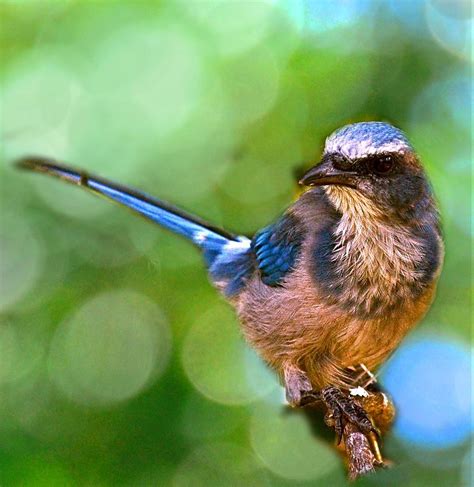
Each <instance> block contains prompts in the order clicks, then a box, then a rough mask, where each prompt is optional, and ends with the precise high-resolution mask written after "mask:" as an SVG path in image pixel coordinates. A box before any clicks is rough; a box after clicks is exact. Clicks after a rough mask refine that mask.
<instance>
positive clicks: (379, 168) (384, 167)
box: [372, 156, 393, 174]
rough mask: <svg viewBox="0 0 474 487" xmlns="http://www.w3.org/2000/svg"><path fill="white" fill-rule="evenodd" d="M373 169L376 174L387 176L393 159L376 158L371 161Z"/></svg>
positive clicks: (389, 157)
mask: <svg viewBox="0 0 474 487" xmlns="http://www.w3.org/2000/svg"><path fill="white" fill-rule="evenodd" d="M372 164H373V166H372V167H373V169H374V171H375V172H376V173H378V174H387V173H389V172H390V171H391V170H392V167H393V158H392V157H391V156H381V157H377V158H376V159H374V161H373V163H372Z"/></svg>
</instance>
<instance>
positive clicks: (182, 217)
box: [17, 157, 250, 288]
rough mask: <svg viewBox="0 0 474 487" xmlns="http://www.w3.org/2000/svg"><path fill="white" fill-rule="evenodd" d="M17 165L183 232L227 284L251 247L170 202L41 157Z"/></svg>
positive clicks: (21, 161) (246, 242) (218, 277)
mask: <svg viewBox="0 0 474 487" xmlns="http://www.w3.org/2000/svg"><path fill="white" fill-rule="evenodd" d="M17 165H18V166H19V167H20V168H22V169H27V170H30V171H34V172H39V173H45V174H49V175H51V176H54V177H57V178H59V179H62V180H64V181H66V182H69V183H72V184H75V185H78V186H80V187H82V188H85V189H87V190H89V191H91V192H92V193H95V194H98V195H101V196H104V197H106V198H107V199H110V200H112V201H115V202H116V203H118V204H120V205H123V206H125V207H127V208H129V209H131V210H132V211H134V212H136V213H138V214H139V215H142V216H143V217H145V218H147V219H148V220H151V221H153V222H155V223H158V224H159V225H162V226H163V227H165V228H167V229H169V230H171V231H172V232H175V233H177V234H179V235H182V236H183V237H185V238H187V239H188V240H190V241H192V242H193V243H194V244H195V245H196V246H198V247H199V248H201V249H202V251H203V254H204V258H205V260H206V263H207V265H208V267H209V268H210V270H211V277H212V278H213V279H214V280H217V279H219V280H222V279H225V280H228V281H229V283H230V281H232V276H231V275H229V272H230V273H231V272H232V267H233V266H232V263H233V261H234V260H235V261H239V263H240V264H239V266H238V267H239V269H241V267H242V264H241V261H242V255H243V254H246V253H247V250H248V249H249V248H250V241H249V240H248V239H247V238H246V237H238V236H235V235H232V234H230V233H228V232H226V231H225V230H222V229H220V228H216V227H214V226H212V225H210V224H209V223H207V222H205V221H204V220H201V219H200V218H198V217H195V216H193V215H189V214H187V213H185V212H183V211H182V210H180V209H178V208H176V207H174V206H172V205H170V204H169V203H166V202H164V201H161V200H159V199H157V198H153V197H152V196H149V195H147V194H145V193H142V192H140V191H137V190H135V189H132V188H128V187H126V186H122V185H120V184H117V183H114V182H112V181H107V180H106V179H103V178H100V177H98V176H92V175H89V174H87V173H86V172H84V171H81V170H77V169H73V168H71V167H68V166H66V165H63V164H58V163H57V162H55V161H51V160H48V159H45V158H41V157H29V158H24V159H21V160H20V161H18V163H17ZM224 266H226V267H227V271H226V272H223V267H224ZM212 269H214V270H215V272H213V271H212ZM239 272H240V273H241V272H242V271H241V270H240V271H239ZM214 275H215V278H214ZM240 281H241V279H240ZM235 287H236V286H235V283H233V288H235Z"/></svg>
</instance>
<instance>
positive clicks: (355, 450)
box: [344, 423, 377, 480]
mask: <svg viewBox="0 0 474 487" xmlns="http://www.w3.org/2000/svg"><path fill="white" fill-rule="evenodd" d="M344 440H345V441H344V443H345V449H346V455H347V460H348V463H349V467H348V468H349V480H355V479H357V478H358V477H360V476H361V475H366V474H368V473H371V472H375V466H374V465H375V463H376V461H377V460H376V458H375V455H374V454H373V453H372V449H371V448H370V444H369V440H368V439H367V436H365V435H364V433H361V432H360V431H359V429H358V428H357V427H356V426H354V425H353V424H352V423H347V424H346V426H345V428H344Z"/></svg>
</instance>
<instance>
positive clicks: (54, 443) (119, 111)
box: [0, 0, 473, 487]
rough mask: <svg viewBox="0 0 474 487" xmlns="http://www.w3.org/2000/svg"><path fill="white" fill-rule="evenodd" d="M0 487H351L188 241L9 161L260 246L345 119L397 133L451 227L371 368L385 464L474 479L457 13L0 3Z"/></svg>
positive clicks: (256, 5) (463, 92)
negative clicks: (142, 199) (435, 275)
mask: <svg viewBox="0 0 474 487" xmlns="http://www.w3.org/2000/svg"><path fill="white" fill-rule="evenodd" d="M0 8H1V25H0V35H1V61H2V72H1V85H0V86H1V100H0V101H1V107H0V108H1V110H0V115H1V121H0V124H1V143H2V151H1V162H2V164H1V167H0V177H1V198H2V199H1V227H0V248H1V260H0V276H1V282H0V311H1V315H0V317H1V323H0V484H1V485H2V486H10V485H13V486H15V485H21V486H41V485H44V486H70V485H71V486H112V485H114V486H116V485H119V486H148V485H158V486H179V487H181V486H201V485H202V486H204V485H206V486H208V485H209V486H309V485H330V486H338V485H345V478H344V472H343V469H342V467H341V464H340V462H339V459H338V458H337V457H336V455H335V453H334V452H333V451H332V449H331V448H330V447H329V446H328V445H327V444H326V443H325V442H323V441H322V440H319V439H317V438H314V437H312V436H311V434H310V431H309V427H308V425H307V424H306V422H305V421H304V419H303V418H302V417H300V416H299V415H285V414H284V406H283V393H282V390H281V388H280V386H279V385H278V383H277V380H276V379H275V377H274V376H273V375H272V374H271V373H270V372H269V371H268V370H266V368H265V366H264V365H263V364H262V363H261V362H260V361H259V359H258V358H257V357H256V356H255V355H254V353H253V352H251V351H250V350H249V349H248V348H247V347H246V346H245V344H244V343H243V340H242V338H241V337H240V334H239V331H238V325H237V323H236V321H235V319H234V316H233V313H232V311H231V310H230V308H229V307H228V306H227V305H226V304H225V303H224V302H223V300H222V299H221V298H220V297H219V296H218V295H217V293H216V292H215V291H214V290H213V288H212V287H211V286H210V284H209V283H208V281H207V279H206V273H205V271H204V268H203V265H202V263H201V259H200V256H199V255H198V252H197V251H196V250H195V249H193V248H192V247H191V246H189V245H188V244H187V243H186V242H183V241H181V240H180V239H179V238H177V237H175V236H173V235H170V234H168V233H166V232H164V231H163V230H160V229H158V228H156V227H154V226H153V225H150V224H148V223H147V222H144V221H142V220H140V219H137V218H135V217H133V216H132V215H131V214H129V213H128V212H126V211H123V210H120V209H118V208H117V207H115V206H114V205H110V204H108V203H107V202H104V201H101V200H99V199H96V198H94V197H92V196H90V195H88V194H85V193H84V192H82V191H79V190H76V189H75V188H72V187H70V186H68V185H65V184H63V183H59V182H57V181H50V180H48V179H46V178H43V177H37V176H31V175H27V174H24V173H19V172H17V171H15V170H14V169H13V168H12V161H13V160H14V159H15V158H16V157H18V156H23V155H27V154H41V155H46V156H51V157H54V158H57V159H60V160H61V159H62V160H65V161H68V162H69V163H71V164H74V165H77V166H80V167H84V168H86V169H88V170H90V171H91V172H95V173H99V174H101V175H103V176H105V177H108V178H110V179H114V180H118V181H120V182H122V183H124V184H130V185H133V186H136V187H139V188H141V189H143V190H145V191H147V192H149V193H152V194H155V195H157V196H159V197H161V198H164V199H169V200H170V201H172V202H174V203H175V204H178V205H180V206H182V207H184V208H185V209H188V210H190V211H192V212H195V213H197V214H199V215H200V216H202V217H204V218H207V219H209V220H211V221H212V222H214V223H215V224H218V225H222V226H224V227H225V228H227V229H228V230H231V231H236V232H241V233H246V234H251V233H253V232H254V231H255V230H257V229H258V228H259V227H261V226H263V225H265V224H267V223H268V222H270V221H271V220H272V219H273V218H275V217H276V216H277V215H278V214H279V213H280V212H281V211H282V209H283V208H284V207H285V206H286V205H288V203H289V202H290V201H291V200H292V198H294V197H295V195H296V191H297V188H296V183H295V181H296V174H297V173H298V172H299V171H300V170H301V168H304V167H308V166H309V165H310V164H311V163H312V162H315V161H317V158H318V155H319V154H320V152H321V149H322V146H323V143H324V138H325V136H327V135H328V134H329V133H330V132H331V131H332V130H334V129H335V128H337V127H339V126H341V125H343V124H345V123H348V122H352V121H360V120H386V121H389V122H391V123H393V124H395V125H397V126H399V127H401V128H402V129H404V130H405V131H406V132H407V134H408V135H409V138H410V139H411V140H412V142H413V144H414V145H415V147H416V148H417V150H418V151H419V153H420V155H421V157H422V159H423V161H424V162H425V164H426V167H427V170H428V172H429V174H430V177H431V180H432V182H433V185H434V187H435V191H436V193H437V196H438V199H439V202H440V207H441V211H442V215H443V222H444V231H445V238H446V252H447V255H446V261H445V267H444V272H443V275H442V278H441V281H440V285H439V292H438V298H437V300H436V303H435V305H434V306H433V308H432V309H431V311H430V313H429V315H428V316H427V318H426V319H425V321H424V323H423V324H422V325H421V326H420V327H418V329H417V330H416V331H415V332H414V333H413V334H412V335H411V336H410V337H409V338H408V339H407V341H406V342H405V344H404V345H403V347H402V348H401V349H400V351H399V352H398V353H397V354H396V355H395V357H393V359H391V361H389V363H388V364H387V365H386V366H385V367H384V368H383V371H382V379H383V378H384V377H385V381H384V380H382V382H384V383H385V385H386V387H387V389H388V390H389V392H390V393H391V394H392V395H393V396H394V398H395V401H396V402H397V405H398V407H399V421H398V423H397V425H396V428H395V431H394V433H393V434H392V435H391V436H390V437H389V438H388V439H387V441H386V445H385V450H386V452H387V454H388V456H389V457H390V458H392V459H393V460H395V462H396V464H397V466H396V467H395V468H393V469H391V470H389V471H384V472H381V473H379V474H378V475H377V476H375V477H372V478H369V479H366V480H363V481H362V482H361V485H362V484H363V485H382V484H383V485H404V486H418V485H429V486H436V485H439V486H441V485H442V486H447V485H449V486H458V485H469V484H470V479H471V477H470V475H471V473H470V469H471V458H472V451H473V450H472V447H470V435H471V431H472V419H471V418H472V416H471V415H472V409H471V408H472V400H471V381H470V380H471V375H470V370H471V368H470V365H471V364H470V326H471V315H470V303H471V296H472V295H471V293H472V288H471V283H472V279H471V277H472V276H471V269H472V267H471V249H472V227H471V213H470V212H471V201H470V198H471V188H472V180H471V156H472V153H471V149H472V146H471V137H472V127H471V117H472V112H471V101H472V98H471V87H472V85H471V71H472V58H471V49H472V44H471V43H472V24H473V19H472V10H471V6H470V2H468V1H465V2H464V1H462V0H459V1H452V0H450V1H446V0H426V1H416V0H411V1H408V0H407V1H403V0H392V1H381V0H353V1H342V0H339V1H327V0H319V1H318V0H301V1H298V0H287V1H280V0H267V1H263V0H262V1H199V2H198V1H195V2H193V1H186V0H181V1H180V0H175V1H172V0H170V1H165V0H163V1H157V2H151V1H149V2H132V1H129V2H114V1H109V2H105V1H104V2H99V1H97V2H88V1H78V0H76V1H74V0H69V1H67V0H64V1H57V2H55V1H49V2H48V1H26V0H24V1H3V2H1V4H0Z"/></svg>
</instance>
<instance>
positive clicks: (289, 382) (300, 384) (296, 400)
mask: <svg viewBox="0 0 474 487" xmlns="http://www.w3.org/2000/svg"><path fill="white" fill-rule="evenodd" d="M283 375H284V381H285V392H286V400H287V401H288V403H289V404H290V406H292V407H301V406H304V405H305V404H307V403H308V398H309V397H310V396H311V395H312V394H314V393H315V391H314V390H313V386H312V385H311V382H310V381H309V379H308V376H307V375H306V372H304V371H303V370H301V369H300V368H298V367H297V366H295V365H290V364H288V365H286V366H285V368H284V371H283ZM309 402H311V401H309Z"/></svg>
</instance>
